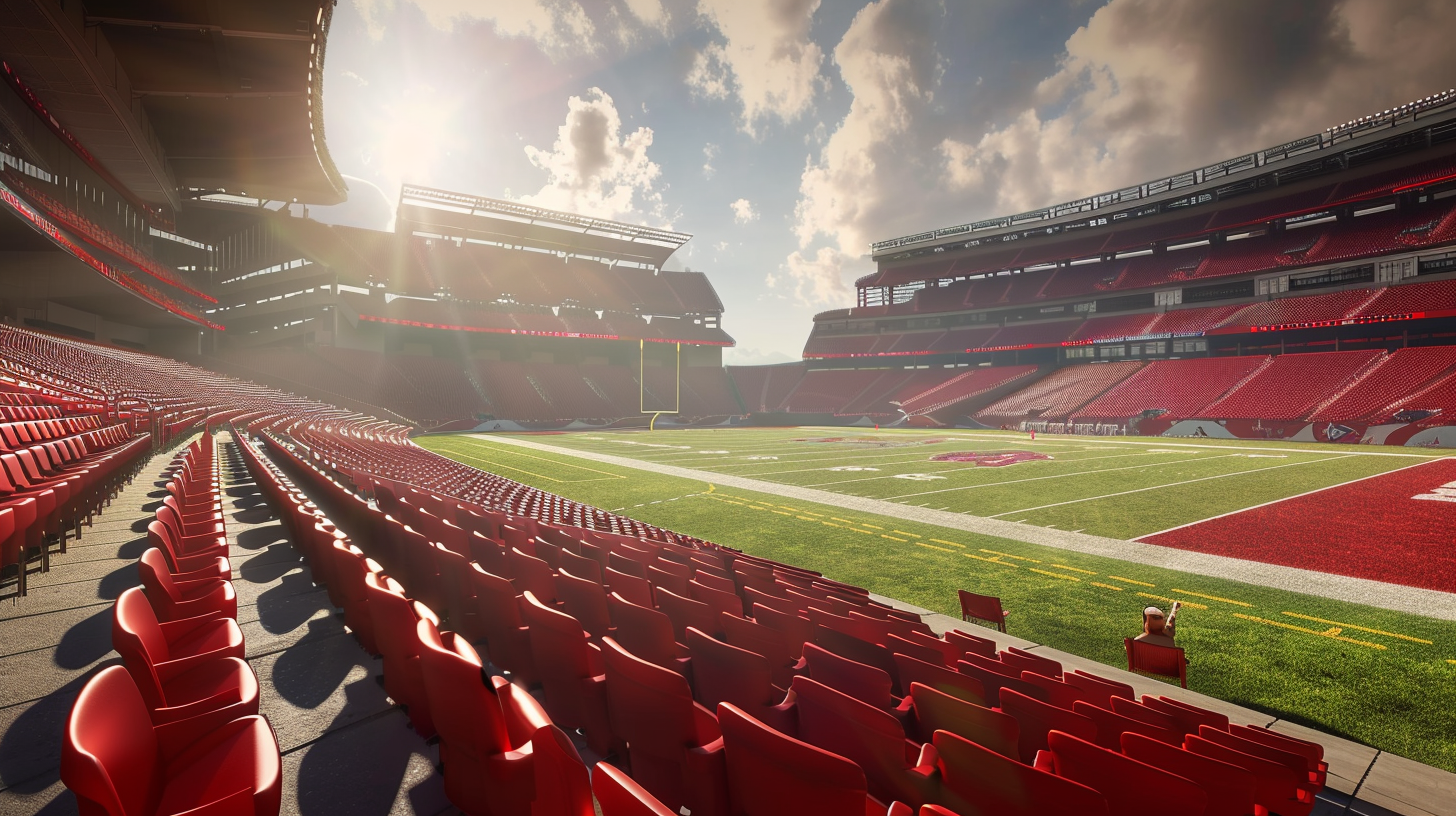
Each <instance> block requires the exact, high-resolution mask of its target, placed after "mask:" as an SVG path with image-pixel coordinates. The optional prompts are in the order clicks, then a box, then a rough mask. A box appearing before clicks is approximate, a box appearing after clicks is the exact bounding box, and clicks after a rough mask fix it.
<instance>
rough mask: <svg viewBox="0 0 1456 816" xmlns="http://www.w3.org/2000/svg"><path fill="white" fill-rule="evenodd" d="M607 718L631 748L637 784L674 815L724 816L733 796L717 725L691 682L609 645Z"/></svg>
mask: <svg viewBox="0 0 1456 816" xmlns="http://www.w3.org/2000/svg"><path fill="white" fill-rule="evenodd" d="M602 657H603V659H604V663H605V666H606V694H607V714H608V715H609V717H610V718H611V724H612V733H613V734H614V735H615V736H616V738H617V739H619V740H621V741H622V742H623V743H625V744H626V746H627V752H626V758H627V761H628V763H629V764H630V766H631V769H632V778H633V779H635V780H636V781H637V782H639V783H640V784H641V785H642V786H643V787H644V788H646V789H647V790H649V791H651V792H652V795H653V796H655V797H657V799H658V800H659V801H661V802H662V803H663V804H665V805H667V806H668V807H670V808H673V809H680V808H683V807H686V808H687V809H688V810H690V811H691V812H692V813H694V814H708V816H721V815H722V814H724V813H726V812H727V799H728V792H727V790H726V782H725V779H724V774H725V770H724V767H723V758H722V755H721V752H722V744H721V743H720V742H719V741H718V740H719V738H720V737H721V736H722V734H721V733H719V730H718V718H717V717H716V716H715V715H714V714H713V712H711V711H709V710H708V709H706V708H704V707H703V706H702V705H700V704H698V703H697V702H694V700H693V695H692V689H690V688H689V687H688V682H687V680H685V679H683V677H682V675H680V674H677V673H676V672H673V671H671V670H668V669H664V668H662V667H660V666H654V665H653V664H651V663H648V662H647V661H645V660H642V659H641V658H638V657H636V656H635V655H633V654H631V653H629V652H628V651H626V650H625V649H623V648H622V647H621V646H619V645H618V644H617V642H616V641H614V640H612V639H611V638H606V639H604V640H603V641H602Z"/></svg>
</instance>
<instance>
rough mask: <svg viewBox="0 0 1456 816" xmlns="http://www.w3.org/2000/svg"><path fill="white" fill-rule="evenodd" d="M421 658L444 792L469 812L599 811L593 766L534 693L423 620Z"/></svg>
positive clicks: (572, 815)
mask: <svg viewBox="0 0 1456 816" xmlns="http://www.w3.org/2000/svg"><path fill="white" fill-rule="evenodd" d="M416 634H417V637H418V638H419V641H420V664H421V668H422V670H423V677H424V681H425V689H426V691H427V692H428V694H429V696H430V704H431V705H432V706H433V707H434V709H435V710H437V711H439V712H441V715H440V716H438V717H436V727H437V729H438V730H439V733H440V762H441V764H442V765H443V766H444V774H445V793H446V795H447V796H448V797H449V798H450V801H451V803H452V804H454V805H455V806H456V807H458V808H460V809H461V810H463V811H465V812H466V813H480V814H487V816H511V814H516V813H553V814H557V813H559V814H563V816H587V814H590V813H592V803H591V794H590V793H589V792H588V790H587V770H586V766H585V765H583V764H582V761H581V757H580V756H579V755H578V754H577V752H576V749H575V748H573V747H572V745H571V741H570V740H569V739H568V738H567V737H566V735H565V734H563V733H562V732H561V730H560V729H558V728H556V727H555V726H554V725H552V724H551V721H550V720H549V719H548V718H547V717H546V714H545V712H544V711H543V710H541V708H540V706H539V705H538V704H537V703H536V702H535V700H533V699H532V698H531V697H530V695H528V694H526V693H525V692H524V691H521V690H519V689H518V688H517V687H515V686H512V685H511V684H510V683H508V682H507V681H506V680H505V679H504V678H501V677H489V676H487V675H486V673H485V671H484V667H483V666H482V665H481V662H480V657H479V655H477V654H476V653H475V650H474V649H472V648H471V647H470V644H468V643H466V642H464V640H462V639H461V638H460V637H459V636H457V635H456V634H455V633H453V632H440V631H439V630H438V629H437V628H436V627H435V625H434V623H433V622H432V621H430V620H428V619H422V620H420V621H419V623H418V625H417V631H416Z"/></svg>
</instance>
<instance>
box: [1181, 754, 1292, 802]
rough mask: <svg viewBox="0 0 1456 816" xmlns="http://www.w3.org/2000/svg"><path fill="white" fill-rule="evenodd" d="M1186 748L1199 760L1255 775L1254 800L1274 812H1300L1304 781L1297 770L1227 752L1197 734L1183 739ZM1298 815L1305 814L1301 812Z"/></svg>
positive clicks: (1252, 756)
mask: <svg viewBox="0 0 1456 816" xmlns="http://www.w3.org/2000/svg"><path fill="white" fill-rule="evenodd" d="M1183 747H1184V749H1185V750H1187V751H1191V752H1192V753H1195V754H1198V755H1199V756H1202V757H1207V758H1209V759H1216V760H1218V761H1219V762H1225V763H1228V764H1229V765H1236V766H1238V767H1240V768H1243V769H1244V770H1246V771H1248V772H1249V773H1251V774H1253V775H1254V800H1255V801H1256V802H1258V803H1259V804H1261V805H1263V806H1264V807H1265V808H1267V809H1268V810H1270V811H1271V812H1274V813H1281V812H1284V810H1285V808H1286V807H1289V806H1294V807H1295V808H1298V806H1299V803H1298V796H1299V786H1300V783H1301V782H1302V781H1303V777H1302V776H1301V774H1300V773H1299V772H1298V771H1296V770H1295V769H1293V768H1290V767H1288V766H1287V765H1281V764H1280V763H1278V762H1271V761H1269V760H1267V759H1263V758H1261V757H1256V756H1254V755H1253V754H1246V753H1244V752H1243V751H1237V750H1234V749H1233V748H1226V747H1224V746H1222V745H1219V744H1218V743H1216V742H1212V741H1210V740H1206V739H1204V738H1203V737H1200V736H1197V735H1196V734H1190V735H1188V736H1187V737H1184V738H1183ZM1296 812H1302V809H1301V810H1300V811H1296Z"/></svg>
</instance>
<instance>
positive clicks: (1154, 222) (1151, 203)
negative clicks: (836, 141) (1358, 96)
mask: <svg viewBox="0 0 1456 816" xmlns="http://www.w3.org/2000/svg"><path fill="white" fill-rule="evenodd" d="M1451 154H1456V91H1448V92H1446V93H1443V94H1438V95H1436V96H1433V97H1429V98H1427V99H1425V100H1420V101H1418V102H1415V103H1411V104H1409V105H1404V106H1401V107H1400V108H1394V109H1391V110H1389V111H1385V112H1383V113H1382V114H1380V115H1377V116H1372V117H1362V118H1361V119H1359V120H1355V121H1353V122H1348V123H1345V124H1344V125H1340V126H1339V127H1335V128H1330V129H1328V130H1326V131H1325V132H1324V133H1322V134H1315V135H1313V136H1308V137H1305V138H1302V139H1296V140H1294V141H1292V142H1288V143H1285V144H1282V145H1278V146H1276V147H1271V148H1269V149H1267V150H1262V151H1259V152H1257V153H1250V154H1247V155H1244V156H1237V157H1234V158H1232V159H1227V160H1225V161H1222V162H1219V163H1217V164H1214V165H1210V166H1208V167H1203V168H1198V169H1196V170H1190V171H1187V172H1185V173H1179V174H1177V175H1174V176H1169V177H1167V178H1163V179H1158V180H1155V181H1149V182H1146V183H1143V184H1140V185H1136V186H1133V187H1128V188H1124V189H1122V190H1116V191H1112V192H1107V193H1102V194H1098V195H1094V196H1089V197H1088V198H1084V199H1078V200H1076V201H1071V202H1066V203H1064V204H1058V205H1054V206H1051V207H1046V208H1043V209H1040V210H1035V211H1032V212H1027V213H1018V214H1015V215H1008V216H1003V217H999V218H992V219H987V220H985V221H979V222H976V223H974V224H962V225H958V226H955V227H946V228H942V229H936V230H931V231H927V232H923V233H918V234H916V235H909V236H904V237H901V238H894V239H890V240H885V241H879V242H876V243H875V244H873V245H872V246H871V257H872V258H873V259H874V260H875V261H877V262H878V264H879V268H880V271H879V272H876V273H873V274H871V275H868V276H866V277H865V278H862V279H861V280H860V281H857V284H858V285H861V286H863V285H874V284H876V283H878V280H877V279H878V278H880V277H881V275H882V273H884V272H885V271H887V270H895V269H899V268H900V267H902V266H911V265H914V264H917V263H924V262H925V261H927V260H929V259H931V258H935V259H951V258H955V259H961V258H965V259H975V258H977V257H978V256H981V255H992V254H996V253H999V252H1004V251H1005V250H1006V248H1007V247H1008V246H1009V245H1010V242H1022V241H1026V240H1027V239H1031V240H1032V241H1034V242H1035V243H1036V244H1037V245H1038V246H1040V245H1050V244H1055V243H1057V242H1060V241H1079V240H1081V239H1083V238H1085V237H1087V236H1090V235H1095V234H1097V233H1099V232H1109V233H1110V232H1114V231H1116V230H1118V229H1124V230H1125V229H1127V228H1128V227H1129V225H1133V224H1135V225H1136V226H1137V227H1144V226H1147V227H1157V226H1158V225H1160V224H1166V223H1170V222H1175V221H1178V220H1179V219H1181V218H1184V217H1186V216H1188V215H1189V213H1192V212H1199V213H1202V212H1205V211H1208V210H1216V209H1219V208H1220V207H1221V206H1229V205H1222V204H1221V202H1224V201H1231V202H1234V206H1243V205H1246V204H1258V203H1260V202H1263V201H1270V202H1272V201H1276V200H1278V199H1280V198H1283V197H1290V196H1294V195H1296V194H1298V193H1301V192H1304V191H1307V190H1310V189H1313V188H1316V187H1319V186H1320V185H1328V184H1330V177H1331V176H1334V175H1338V176H1339V178H1340V179H1342V180H1349V179H1357V178H1359V177H1361V176H1362V175H1367V174H1368V175H1370V176H1374V175H1376V174H1378V173H1380V172H1382V171H1386V170H1388V169H1390V168H1391V167H1395V166H1399V165H1401V164H1402V163H1410V162H1414V161H1425V160H1428V159H1435V158H1438V157H1441V156H1445V155H1451ZM1289 214H1296V213H1294V212H1291V213H1289ZM1167 237H1177V236H1175V235H1173V234H1170V235H1169V236H1167ZM1020 245H1021V246H1025V244H1020Z"/></svg>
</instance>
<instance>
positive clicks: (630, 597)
mask: <svg viewBox="0 0 1456 816" xmlns="http://www.w3.org/2000/svg"><path fill="white" fill-rule="evenodd" d="M602 579H603V581H605V582H606V585H607V590H608V591H609V592H615V593H617V594H618V595H621V596H622V598H623V599H625V600H626V601H627V602H628V603H634V604H637V605H638V606H645V607H648V608H650V609H656V608H657V604H656V602H654V601H653V592H652V583H651V582H649V581H648V580H647V579H646V578H643V577H641V576H638V575H630V574H628V573H625V572H622V571H621V570H615V569H608V570H606V571H605V572H603V573H602Z"/></svg>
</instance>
